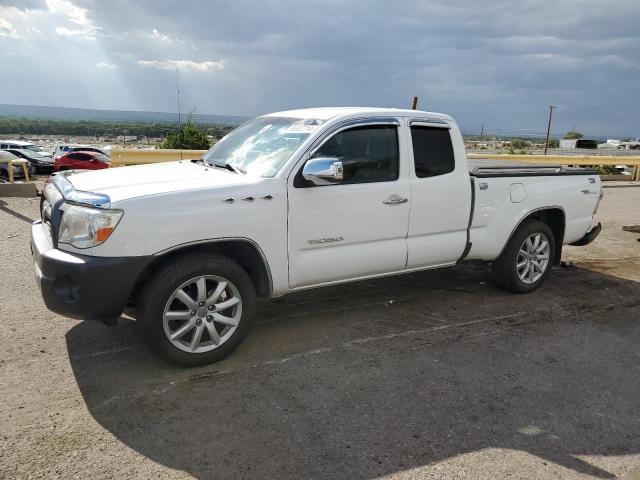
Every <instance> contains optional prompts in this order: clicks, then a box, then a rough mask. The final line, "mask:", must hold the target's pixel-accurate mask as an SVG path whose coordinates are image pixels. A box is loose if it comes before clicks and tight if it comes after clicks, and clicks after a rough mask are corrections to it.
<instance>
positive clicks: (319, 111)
mask: <svg viewBox="0 0 640 480" xmlns="http://www.w3.org/2000/svg"><path fill="white" fill-rule="evenodd" d="M348 115H354V116H356V115H380V116H381V115H393V116H395V115H400V116H423V115H428V116H429V117H431V118H441V119H445V120H451V117H449V115H444V114H442V113H434V112H425V111H423V110H409V109H404V108H380V107H315V108H301V109H298V110H285V111H282V112H274V113H269V114H267V115H265V117H290V118H313V119H319V120H329V119H330V118H334V117H340V116H348Z"/></svg>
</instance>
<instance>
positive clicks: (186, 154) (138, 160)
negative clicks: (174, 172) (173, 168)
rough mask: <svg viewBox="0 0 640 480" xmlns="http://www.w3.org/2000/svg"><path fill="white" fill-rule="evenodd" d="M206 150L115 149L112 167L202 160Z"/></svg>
mask: <svg viewBox="0 0 640 480" xmlns="http://www.w3.org/2000/svg"><path fill="white" fill-rule="evenodd" d="M205 152H206V150H169V149H161V148H159V149H155V150H138V149H134V148H113V149H112V150H111V166H112V167H126V166H128V165H144V164H146V163H158V162H173V161H174V160H180V159H185V160H187V159H192V158H200V157H201V156H202V155H203V154H204V153H205Z"/></svg>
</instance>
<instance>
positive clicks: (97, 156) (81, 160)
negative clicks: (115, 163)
mask: <svg viewBox="0 0 640 480" xmlns="http://www.w3.org/2000/svg"><path fill="white" fill-rule="evenodd" d="M110 163H111V159H110V158H109V157H107V156H106V155H105V154H103V153H98V152H88V151H78V152H70V153H67V154H66V155H62V156H61V157H58V158H56V161H55V164H54V166H53V170H54V171H56V172H60V171H63V170H79V169H82V170H99V169H101V168H108V167H109V164H110Z"/></svg>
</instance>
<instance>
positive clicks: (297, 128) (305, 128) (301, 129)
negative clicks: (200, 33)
mask: <svg viewBox="0 0 640 480" xmlns="http://www.w3.org/2000/svg"><path fill="white" fill-rule="evenodd" d="M322 123H323V122H322V120H316V119H305V120H300V121H298V122H295V123H292V124H291V125H289V126H288V127H287V129H286V130H284V132H283V133H311V132H313V131H314V130H316V129H317V128H318V127H319V126H320V125H322Z"/></svg>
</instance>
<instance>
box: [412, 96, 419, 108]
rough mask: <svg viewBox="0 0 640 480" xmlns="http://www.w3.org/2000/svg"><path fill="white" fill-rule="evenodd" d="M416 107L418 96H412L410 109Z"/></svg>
mask: <svg viewBox="0 0 640 480" xmlns="http://www.w3.org/2000/svg"><path fill="white" fill-rule="evenodd" d="M417 108H418V97H413V101H412V102H411V110H416V109H417Z"/></svg>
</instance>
